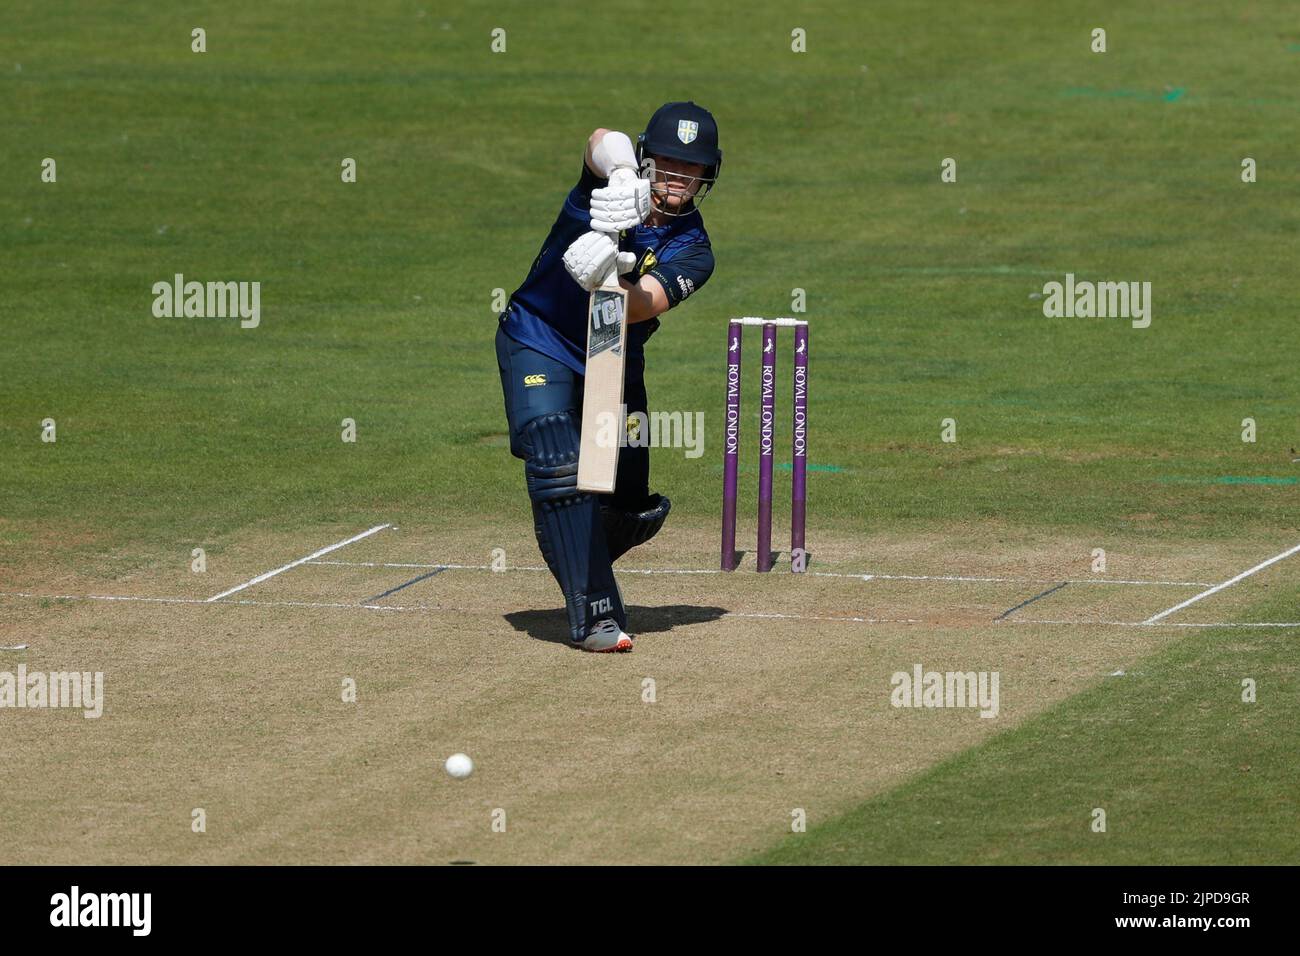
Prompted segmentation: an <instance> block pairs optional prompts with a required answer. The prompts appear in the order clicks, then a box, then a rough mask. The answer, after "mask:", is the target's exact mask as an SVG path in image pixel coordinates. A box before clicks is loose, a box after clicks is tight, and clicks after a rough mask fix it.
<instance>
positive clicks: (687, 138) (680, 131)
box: [677, 120, 700, 143]
mask: <svg viewBox="0 0 1300 956" xmlns="http://www.w3.org/2000/svg"><path fill="white" fill-rule="evenodd" d="M699 133H700V124H699V123H697V122H695V120H678V121H677V138H678V139H680V140H681V141H682V142H683V143H693V142H695V137H696V136H698V135H699Z"/></svg>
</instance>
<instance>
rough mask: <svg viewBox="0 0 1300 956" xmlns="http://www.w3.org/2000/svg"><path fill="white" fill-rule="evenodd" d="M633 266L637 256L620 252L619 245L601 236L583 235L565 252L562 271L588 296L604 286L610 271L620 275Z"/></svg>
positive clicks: (609, 238) (603, 235)
mask: <svg viewBox="0 0 1300 956" xmlns="http://www.w3.org/2000/svg"><path fill="white" fill-rule="evenodd" d="M635 265H636V255H635V254H634V253H631V252H619V251H618V243H616V242H615V241H614V240H613V238H612V237H611V236H609V235H608V234H607V233H603V232H595V231H592V232H584V233H583V234H582V235H580V236H579V237H578V238H577V239H574V240H573V242H572V243H571V244H570V246H569V248H568V249H566V250H565V251H564V268H565V269H567V270H568V272H569V275H571V276H573V281H574V282H576V283H578V285H580V286H582V287H583V289H585V290H586V291H588V292H590V291H591V290H592V289H595V288H598V287H600V286H601V285H604V283H605V278H606V277H607V276H608V275H609V273H610V271H611V270H615V269H616V270H617V271H618V274H619V275H622V274H623V273H625V272H630V271H632V267H633V266H635Z"/></svg>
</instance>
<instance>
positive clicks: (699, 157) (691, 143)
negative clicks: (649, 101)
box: [636, 101, 722, 207]
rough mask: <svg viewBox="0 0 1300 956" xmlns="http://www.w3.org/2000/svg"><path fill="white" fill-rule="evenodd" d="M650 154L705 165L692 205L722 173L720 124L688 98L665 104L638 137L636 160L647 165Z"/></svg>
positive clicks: (708, 189)
mask: <svg viewBox="0 0 1300 956" xmlns="http://www.w3.org/2000/svg"><path fill="white" fill-rule="evenodd" d="M647 156H666V157H668V158H670V159H678V160H681V161H682V162H685V163H694V164H696V165H698V166H703V167H705V173H704V175H703V176H699V177H688V178H698V179H699V180H700V187H699V190H698V191H697V192H696V194H695V197H694V200H693V202H692V207H694V206H696V205H698V204H699V203H700V201H701V200H703V199H704V197H705V196H706V195H708V193H709V191H710V190H711V189H712V187H713V184H714V183H716V182H717V181H718V175H719V174H720V173H721V172H722V150H721V149H720V148H718V123H717V120H715V119H714V118H713V114H712V113H710V112H709V111H708V110H706V109H705V108H704V107H703V106H700V105H698V104H696V103H693V102H690V101H687V102H685V103H665V104H664V105H663V106H661V107H659V109H657V110H655V113H654V116H651V117H650V122H648V123H646V126H645V132H644V133H642V134H641V135H640V136H638V137H637V138H636V159H637V162H638V163H639V164H641V167H642V169H644V168H645V161H646V157H647Z"/></svg>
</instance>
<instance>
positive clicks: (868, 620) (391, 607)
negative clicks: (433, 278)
mask: <svg viewBox="0 0 1300 956" xmlns="http://www.w3.org/2000/svg"><path fill="white" fill-rule="evenodd" d="M5 597H8V598H35V599H40V600H47V601H116V602H123V601H137V602H144V603H148V604H211V603H212V602H211V601H210V600H205V599H204V598H169V597H137V596H134V595H129V594H33V593H30V592H26V591H0V598H5ZM221 604H222V605H223V606H232V605H243V606H247V607H305V608H337V609H343V610H353V611H355V610H365V611H424V612H426V613H433V614H436V613H444V614H496V613H497V611H496V610H495V609H493V610H488V609H486V608H463V607H430V606H429V605H427V604H349V603H342V602H338V601H259V600H257V599H255V598H238V599H236V600H234V601H222V602H221ZM722 616H723V617H743V618H757V619H771V618H775V619H783V620H791V621H843V622H846V623H851V624H926V623H935V624H936V626H946V625H939V624H937V623H936V622H927V621H923V620H917V619H915V618H875V617H822V616H817V615H811V614H782V613H779V612H772V613H761V612H745V611H727V612H726V613H724V614H723V615H722ZM998 623H1000V624H1065V625H1069V626H1071V627H1293V628H1300V621H1291V622H1287V623H1282V622H1274V621H1266V622H1228V623H1220V624H1183V623H1180V622H1177V621H1160V622H1156V623H1154V624H1153V623H1149V622H1147V621H1086V620H1084V621H1055V620H1035V619H1033V618H1018V619H1017V618H1007V619H1006V620H1005V621H1000V622H998Z"/></svg>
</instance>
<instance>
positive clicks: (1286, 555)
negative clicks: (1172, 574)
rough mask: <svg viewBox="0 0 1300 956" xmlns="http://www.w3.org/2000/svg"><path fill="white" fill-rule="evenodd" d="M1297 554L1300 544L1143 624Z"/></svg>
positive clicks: (1164, 611) (1178, 609)
mask: <svg viewBox="0 0 1300 956" xmlns="http://www.w3.org/2000/svg"><path fill="white" fill-rule="evenodd" d="M1296 552H1300V544H1297V545H1296V546H1295V547H1294V548H1288V549H1287V550H1286V551H1283V552H1282V553H1281V554H1277V555H1274V556H1273V557H1271V558H1269V559H1268V560H1267V561H1261V562H1260V563H1259V564H1257V565H1255V566H1254V567H1253V568H1251V569H1250V570H1248V571H1242V572H1241V573H1240V574H1238V575H1237V576H1236V577H1235V578H1229V579H1228V580H1226V581H1224V582H1223V583H1222V584H1216V585H1214V587H1212V588H1210V589H1209V590H1208V591H1202V592H1201V593H1200V594H1195V595H1193V596H1192V597H1189V598H1188V599H1187V600H1186V601H1183V602H1182V603H1181V604H1175V605H1174V606H1173V607H1170V608H1165V610H1163V611H1161V612H1160V613H1159V614H1152V615H1151V616H1150V617H1149V618H1147V619H1146V620H1145V621H1144V622H1143V623H1144V624H1154V623H1156V621H1158V620H1160V619H1161V618H1162V617H1168V616H1169V615H1170V614H1173V613H1174V612H1175V611H1181V610H1182V609H1183V608H1185V607H1187V606H1188V605H1189V604H1195V603H1196V602H1197V601H1199V600H1200V599H1201V598H1207V597H1209V596H1210V595H1211V594H1217V593H1218V592H1219V591H1222V590H1223V589H1224V588H1229V587H1232V586H1233V585H1234V584H1236V583H1237V582H1238V581H1240V580H1242V579H1243V578H1248V577H1250V576H1251V575H1252V574H1254V573H1255V572H1256V571H1263V570H1264V569H1265V568H1266V567H1268V566H1269V565H1270V564H1277V562H1279V561H1281V560H1282V559H1283V558H1289V557H1291V555H1293V554H1295V553H1296Z"/></svg>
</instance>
